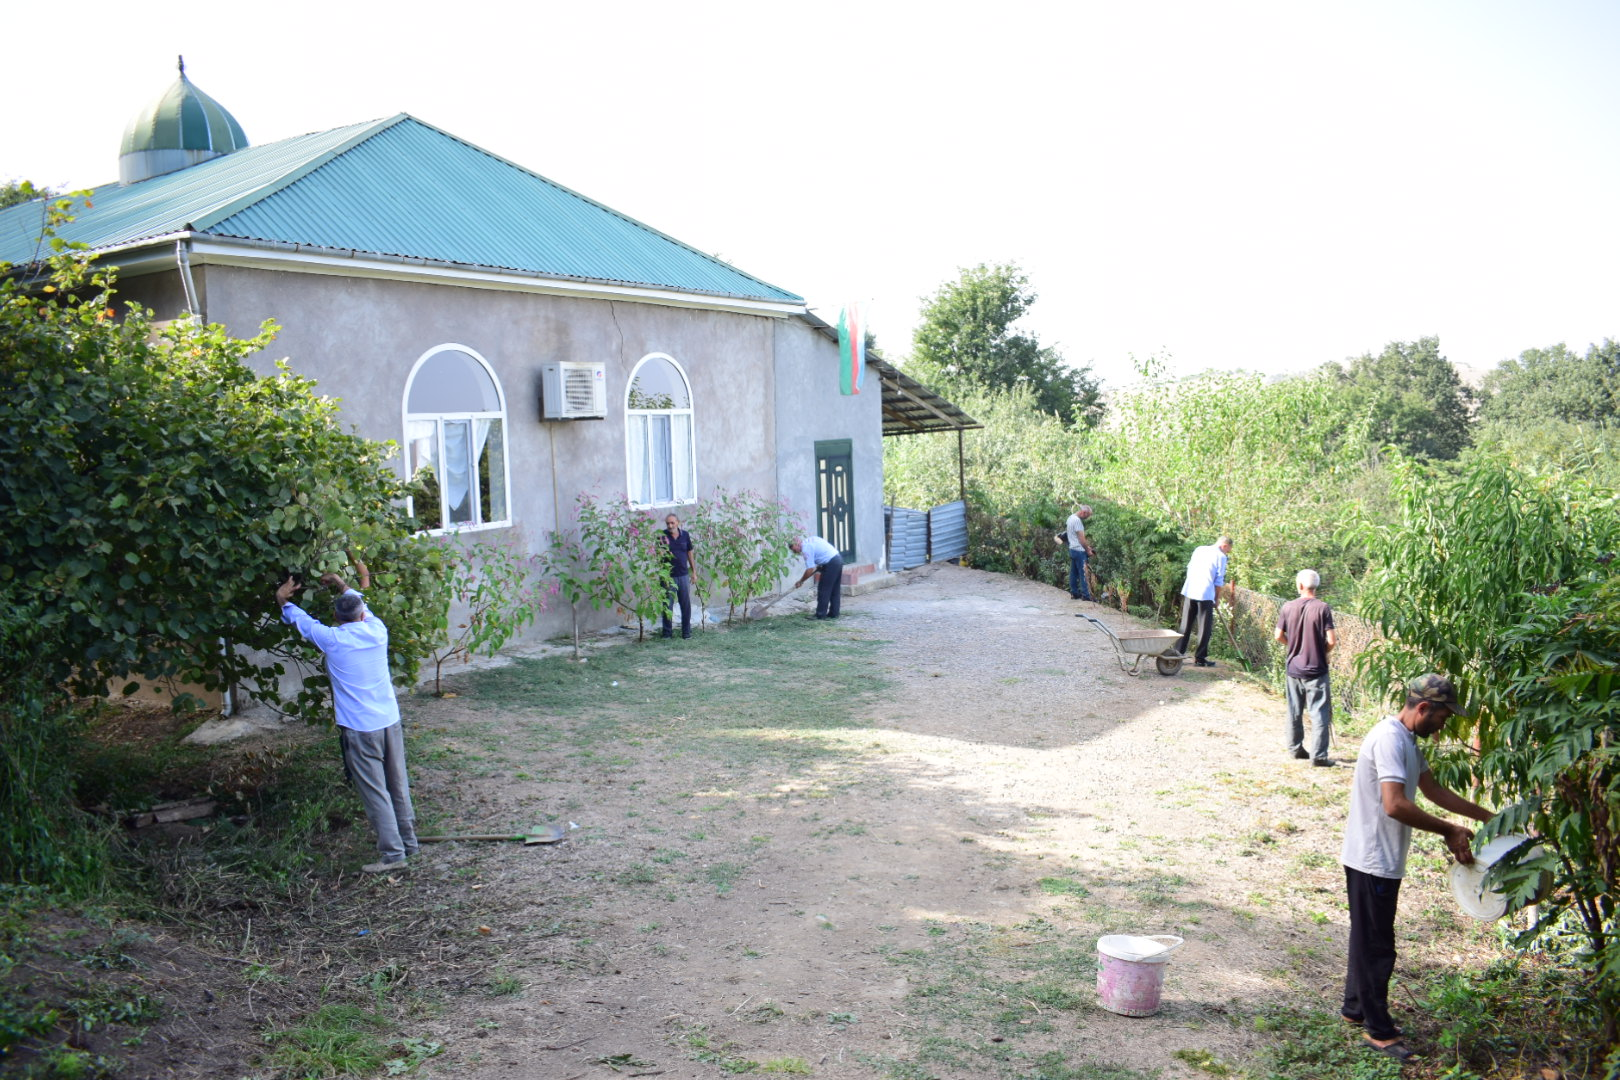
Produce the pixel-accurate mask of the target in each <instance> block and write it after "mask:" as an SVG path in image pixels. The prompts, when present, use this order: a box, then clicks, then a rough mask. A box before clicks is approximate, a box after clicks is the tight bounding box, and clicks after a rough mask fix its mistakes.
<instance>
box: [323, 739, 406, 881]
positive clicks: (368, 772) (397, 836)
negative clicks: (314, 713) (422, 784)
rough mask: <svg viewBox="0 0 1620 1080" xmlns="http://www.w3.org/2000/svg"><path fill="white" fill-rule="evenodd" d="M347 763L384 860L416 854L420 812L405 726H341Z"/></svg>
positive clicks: (389, 860)
mask: <svg viewBox="0 0 1620 1080" xmlns="http://www.w3.org/2000/svg"><path fill="white" fill-rule="evenodd" d="M338 732H339V737H340V738H341V739H342V743H343V764H344V767H345V768H347V769H348V771H349V779H350V780H352V781H353V782H354V787H355V790H356V791H358V792H360V801H361V802H363V803H365V806H366V817H367V819H369V820H370V822H371V830H372V832H374V833H376V834H377V850H378V851H379V852H380V853H381V854H382V861H383V862H399V861H400V860H401V859H403V858H405V857H406V856H407V855H415V854H416V811H415V810H414V809H413V808H412V807H411V781H410V777H408V776H407V775H406V774H405V729H404V728H403V727H401V726H400V725H399V724H390V725H389V726H387V727H385V728H383V729H382V730H380V731H354V730H352V729H350V728H346V727H340V728H338Z"/></svg>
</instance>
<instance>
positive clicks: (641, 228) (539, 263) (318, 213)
mask: <svg viewBox="0 0 1620 1080" xmlns="http://www.w3.org/2000/svg"><path fill="white" fill-rule="evenodd" d="M90 201H91V203H92V206H91V207H90V208H88V209H83V208H81V209H78V210H76V211H75V213H76V220H75V221H73V222H70V223H68V224H66V225H64V226H63V227H62V228H61V229H60V230H59V235H61V236H62V237H63V238H64V239H67V240H77V241H82V242H84V243H86V244H88V245H89V246H90V248H91V250H93V251H104V250H109V249H115V248H125V247H130V246H138V245H139V244H140V243H141V242H142V241H146V240H157V239H159V238H163V237H171V236H173V234H175V233H179V232H184V231H191V232H193V233H194V234H196V235H198V236H199V237H209V238H214V239H218V240H220V241H225V242H228V241H230V240H232V239H240V240H246V241H257V242H267V243H272V244H286V245H299V246H301V247H305V248H316V249H328V250H334V251H342V252H359V253H363V254H374V255H380V256H398V257H404V258H411V259H423V260H428V261H430V262H437V263H447V264H452V265H458V266H465V267H468V268H487V269H497V270H511V271H517V272H520V273H527V274H536V275H540V276H543V277H559V278H571V279H580V280H587V281H603V282H612V283H618V284H626V285H633V286H638V285H639V286H648V287H653V288H667V289H674V290H678V291H682V292H696V293H709V294H715V295H720V296H729V297H744V298H748V299H758V300H771V301H786V302H794V303H796V302H802V298H801V297H799V296H797V295H795V294H794V293H791V292H788V291H787V290H785V289H781V288H778V287H777V286H775V285H771V284H769V283H767V282H764V281H761V280H759V279H758V278H755V277H752V276H750V275H748V274H745V273H743V272H742V271H740V270H738V269H736V268H735V267H732V266H729V265H727V264H726V263H724V262H721V261H720V260H718V259H716V258H714V257H712V256H710V255H706V254H704V253H703V252H701V251H699V250H697V249H696V248H693V247H690V246H688V245H686V244H683V243H681V242H680V241H678V240H675V239H673V238H671V237H669V236H666V235H664V234H663V233H661V232H658V231H657V230H656V229H652V228H649V227H648V226H646V225H643V224H641V223H640V222H638V221H636V220H634V219H633V218H629V217H626V216H624V215H623V214H620V213H618V212H616V211H614V210H611V209H609V208H608V207H605V206H603V205H602V204H600V203H598V202H594V201H593V200H591V199H587V198H585V197H584V196H583V195H580V194H578V193H576V192H573V191H570V190H569V189H568V188H565V187H563V186H562V185H560V184H556V183H553V182H552V181H550V180H547V179H546V178H545V177H543V176H540V175H538V174H536V173H533V172H530V171H529V170H527V169H523V168H520V167H519V166H517V165H514V164H512V163H511V162H509V161H506V160H504V159H502V158H499V157H496V156H495V155H494V154H491V153H488V152H487V151H484V150H481V149H479V148H478V147H476V146H473V145H472V144H471V143H468V142H465V141H463V140H461V139H458V138H456V137H455V136H453V135H450V134H448V133H447V132H444V131H441V130H439V129H438V128H435V127H433V126H432V125H430V124H424V123H423V122H422V121H420V120H417V119H416V118H415V117H412V116H408V115H405V114H403V113H402V114H400V115H398V116H395V117H392V118H390V119H387V120H377V121H372V122H369V123H364V124H354V125H351V126H349V127H342V128H334V129H332V130H331V131H322V132H316V133H314V134H311V135H301V136H298V137H297V138H292V139H283V140H282V141H280V142H275V143H268V144H266V145H264V146H253V147H247V148H245V149H242V150H238V151H237V152H236V153H234V154H229V155H227V156H225V157H220V158H215V159H213V160H211V161H206V162H204V163H202V164H200V165H194V166H192V167H191V168H188V169H182V170H180V171H179V172H174V173H169V174H167V175H164V176H159V177H154V178H153V179H151V180H145V181H142V182H140V183H138V184H131V185H129V186H127V187H120V186H118V185H116V184H109V185H107V186H104V187H100V188H97V189H95V191H94V192H93V193H92V194H91V196H90ZM40 217H41V209H40V204H39V203H37V202H36V203H26V204H23V205H22V206H15V207H10V208H8V209H5V210H0V262H10V263H26V262H30V261H32V260H33V259H34V258H35V257H36V254H35V253H36V250H37V242H38V234H39V225H40Z"/></svg>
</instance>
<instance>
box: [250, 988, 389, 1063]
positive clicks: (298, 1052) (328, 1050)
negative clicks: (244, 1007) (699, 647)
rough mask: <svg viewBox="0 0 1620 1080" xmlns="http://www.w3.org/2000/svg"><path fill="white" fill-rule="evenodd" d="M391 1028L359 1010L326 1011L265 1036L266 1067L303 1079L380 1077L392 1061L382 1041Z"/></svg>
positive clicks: (325, 1008)
mask: <svg viewBox="0 0 1620 1080" xmlns="http://www.w3.org/2000/svg"><path fill="white" fill-rule="evenodd" d="M392 1028H393V1025H392V1024H390V1023H389V1022H388V1021H387V1020H385V1019H383V1018H382V1017H381V1016H378V1015H377V1014H376V1013H372V1012H367V1011H366V1010H364V1009H362V1008H360V1007H359V1006H356V1005H324V1006H322V1007H321V1008H320V1009H318V1010H317V1011H315V1012H314V1013H312V1014H311V1015H309V1016H307V1017H305V1018H304V1020H303V1022H302V1023H300V1024H297V1025H296V1026H293V1027H286V1028H273V1029H271V1030H269V1031H266V1032H265V1033H264V1040H265V1042H267V1043H269V1044H270V1052H269V1053H268V1054H266V1055H265V1061H266V1063H267V1064H269V1065H272V1066H274V1067H275V1068H278V1069H281V1070H283V1072H284V1073H286V1074H287V1075H288V1076H291V1077H299V1078H303V1077H325V1076H344V1075H348V1074H350V1073H358V1074H361V1075H365V1074H367V1073H375V1072H379V1071H381V1070H382V1068H383V1066H384V1065H385V1064H386V1063H387V1062H388V1060H389V1058H391V1057H392V1056H393V1054H392V1053H390V1050H389V1046H388V1043H386V1042H385V1041H384V1038H383V1037H384V1036H385V1035H387V1034H388V1033H389V1032H390V1031H391V1030H392Z"/></svg>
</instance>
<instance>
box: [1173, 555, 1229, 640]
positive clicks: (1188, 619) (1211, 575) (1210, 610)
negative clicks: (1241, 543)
mask: <svg viewBox="0 0 1620 1080" xmlns="http://www.w3.org/2000/svg"><path fill="white" fill-rule="evenodd" d="M1231 553H1232V538H1231V537H1230V536H1222V537H1218V538H1217V539H1216V541H1215V542H1214V543H1213V544H1205V545H1204V546H1203V547H1198V548H1193V553H1192V558H1191V559H1189V560H1187V580H1186V581H1185V582H1183V583H1182V586H1181V639H1180V640H1179V641H1177V642H1176V652H1178V653H1181V654H1182V655H1183V656H1185V655H1187V646H1188V645H1189V644H1191V643H1192V639H1193V636H1194V635H1195V634H1196V635H1197V637H1198V648H1197V651H1196V652H1195V653H1194V654H1193V666H1194V667H1214V666H1215V661H1213V660H1211V659H1210V658H1209V634H1210V631H1211V630H1212V629H1214V626H1215V604H1216V602H1217V601H1218V600H1220V598H1221V587H1222V586H1223V585H1225V584H1226V557H1227V556H1228V555H1230V554H1231ZM1230 602H1231V601H1230V599H1228V603H1230Z"/></svg>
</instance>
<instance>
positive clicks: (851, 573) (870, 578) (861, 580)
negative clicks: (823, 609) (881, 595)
mask: <svg viewBox="0 0 1620 1080" xmlns="http://www.w3.org/2000/svg"><path fill="white" fill-rule="evenodd" d="M894 582H895V576H894V575H893V574H891V573H889V572H888V571H887V570H879V569H878V568H877V567H876V566H874V565H872V564H871V563H863V564H861V565H860V566H853V567H851V566H846V567H844V580H843V586H842V588H841V590H840V591H841V592H842V593H843V594H844V595H845V596H860V595H861V594H862V593H869V592H871V591H872V590H873V589H882V588H885V587H887V586H889V585H893V584H894Z"/></svg>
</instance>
